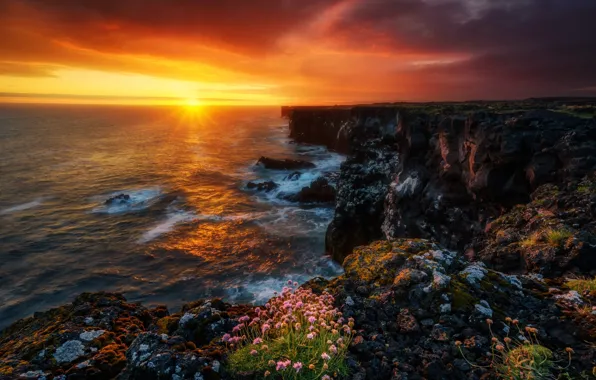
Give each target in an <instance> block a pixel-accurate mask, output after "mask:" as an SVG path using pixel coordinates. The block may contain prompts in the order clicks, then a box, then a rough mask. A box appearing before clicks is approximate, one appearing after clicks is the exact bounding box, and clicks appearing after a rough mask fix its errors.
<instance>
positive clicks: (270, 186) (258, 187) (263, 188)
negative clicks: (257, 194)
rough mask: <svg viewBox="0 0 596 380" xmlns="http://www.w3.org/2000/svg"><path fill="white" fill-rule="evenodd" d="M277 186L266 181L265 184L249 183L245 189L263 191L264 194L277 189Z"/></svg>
mask: <svg viewBox="0 0 596 380" xmlns="http://www.w3.org/2000/svg"><path fill="white" fill-rule="evenodd" d="M278 186H279V185H278V184H277V183H275V182H273V181H266V182H249V183H248V184H247V185H246V188H247V189H251V190H257V191H264V192H266V193H268V192H270V191H272V190H275V189H277V187H278Z"/></svg>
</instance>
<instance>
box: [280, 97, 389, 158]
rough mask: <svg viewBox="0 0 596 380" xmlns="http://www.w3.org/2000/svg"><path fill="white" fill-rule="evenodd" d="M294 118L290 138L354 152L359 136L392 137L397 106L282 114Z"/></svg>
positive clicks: (310, 109)
mask: <svg viewBox="0 0 596 380" xmlns="http://www.w3.org/2000/svg"><path fill="white" fill-rule="evenodd" d="M282 114H285V115H287V116H288V117H289V118H290V137H291V138H292V139H294V140H295V141H297V142H301V143H308V144H318V145H325V146H326V147H327V148H329V149H331V150H334V151H338V152H341V153H350V152H352V149H353V148H354V147H357V146H358V144H357V143H356V144H355V141H356V138H357V136H360V137H362V136H363V135H370V136H392V135H393V134H394V133H395V127H396V125H397V118H396V116H397V112H396V109H395V107H389V106H388V107H385V106H354V107H341V106H340V107H293V108H292V109H291V110H285V111H282Z"/></svg>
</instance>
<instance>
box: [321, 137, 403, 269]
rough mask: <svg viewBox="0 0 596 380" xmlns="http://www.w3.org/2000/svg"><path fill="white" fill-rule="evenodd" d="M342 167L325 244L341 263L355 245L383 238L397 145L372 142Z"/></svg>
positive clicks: (395, 164) (394, 169) (395, 165)
mask: <svg viewBox="0 0 596 380" xmlns="http://www.w3.org/2000/svg"><path fill="white" fill-rule="evenodd" d="M369 144H371V145H373V144H374V147H372V146H371V147H370V148H369V146H370V145H366V146H365V147H363V149H362V150H359V151H358V152H356V153H355V154H354V155H353V156H351V157H349V158H348V159H347V160H346V161H345V162H344V163H343V164H342V166H341V172H340V175H339V180H338V184H337V196H336V203H335V216H334V217H333V220H332V221H331V224H330V225H329V227H328V228H327V234H326V237H325V247H326V250H327V252H328V253H329V254H331V256H332V257H333V258H334V259H335V260H336V261H338V262H342V261H343V259H344V257H345V256H346V255H348V254H349V253H350V252H351V250H352V248H354V247H355V246H358V245H362V244H366V243H368V242H370V241H372V240H375V239H379V238H381V237H382V232H381V224H382V221H383V212H384V202H385V197H386V195H387V192H388V190H389V186H388V185H389V183H391V181H392V179H393V176H394V175H395V174H394V173H395V171H396V170H397V154H396V152H395V150H394V149H395V147H394V146H392V145H390V144H384V143H382V142H381V141H380V140H378V141H370V142H369Z"/></svg>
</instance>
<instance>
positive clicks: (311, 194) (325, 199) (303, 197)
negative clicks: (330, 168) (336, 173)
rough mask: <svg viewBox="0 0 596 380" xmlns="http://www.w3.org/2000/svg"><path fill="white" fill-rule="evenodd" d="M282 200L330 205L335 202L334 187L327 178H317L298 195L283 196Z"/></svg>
mask: <svg viewBox="0 0 596 380" xmlns="http://www.w3.org/2000/svg"><path fill="white" fill-rule="evenodd" d="M284 199H286V200H289V201H291V202H301V203H332V202H333V201H335V187H333V186H332V185H331V184H330V183H329V181H328V180H327V178H324V177H319V178H317V179H315V180H314V181H313V182H312V183H311V184H310V185H309V186H306V187H303V188H302V189H301V190H300V191H299V192H298V193H296V194H291V195H288V196H285V197H284Z"/></svg>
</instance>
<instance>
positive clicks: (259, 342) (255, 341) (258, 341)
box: [252, 338, 263, 344]
mask: <svg viewBox="0 0 596 380" xmlns="http://www.w3.org/2000/svg"><path fill="white" fill-rule="evenodd" d="M261 343H263V339H261V338H255V340H253V341H252V344H261Z"/></svg>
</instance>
